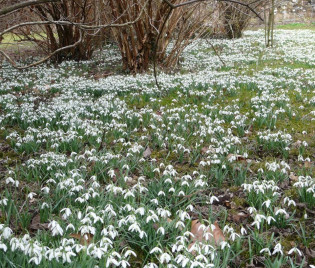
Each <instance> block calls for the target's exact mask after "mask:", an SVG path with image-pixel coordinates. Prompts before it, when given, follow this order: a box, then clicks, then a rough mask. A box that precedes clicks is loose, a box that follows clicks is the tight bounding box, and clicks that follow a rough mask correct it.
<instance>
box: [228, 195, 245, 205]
mask: <svg viewBox="0 0 315 268" xmlns="http://www.w3.org/2000/svg"><path fill="white" fill-rule="evenodd" d="M232 202H234V203H235V205H236V206H237V207H245V206H246V204H247V201H246V199H245V198H241V197H237V196H234V197H233V198H232Z"/></svg>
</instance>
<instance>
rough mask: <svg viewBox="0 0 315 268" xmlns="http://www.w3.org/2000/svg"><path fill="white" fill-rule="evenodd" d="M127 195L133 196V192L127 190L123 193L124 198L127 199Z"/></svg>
mask: <svg viewBox="0 0 315 268" xmlns="http://www.w3.org/2000/svg"><path fill="white" fill-rule="evenodd" d="M128 197H135V195H134V193H133V192H131V191H129V190H128V191H127V192H126V193H125V194H124V199H127V198H128Z"/></svg>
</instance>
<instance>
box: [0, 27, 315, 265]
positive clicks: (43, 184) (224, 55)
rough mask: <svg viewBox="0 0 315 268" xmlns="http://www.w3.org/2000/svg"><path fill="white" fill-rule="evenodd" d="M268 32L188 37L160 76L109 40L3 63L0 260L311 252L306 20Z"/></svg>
mask: <svg viewBox="0 0 315 268" xmlns="http://www.w3.org/2000/svg"><path fill="white" fill-rule="evenodd" d="M275 39H276V41H275V43H276V44H275V47H274V48H269V49H266V48H265V46H264V33H263V31H248V32H246V33H245V37H244V38H242V39H239V40H212V41H211V42H213V45H214V46H215V47H216V50H217V53H219V54H220V58H221V59H220V58H219V57H218V56H217V55H215V53H214V51H213V50H212V48H211V46H209V43H208V41H207V42H206V41H205V40H198V42H195V43H194V44H192V45H190V46H189V47H188V48H187V49H186V50H185V52H184V55H183V57H182V58H181V61H180V68H179V69H180V70H179V71H178V72H174V74H164V73H161V72H160V73H159V83H160V84H161V89H158V88H157V87H156V86H155V83H154V78H153V76H152V74H150V73H148V74H139V75H137V76H132V75H122V74H119V73H118V72H117V71H116V69H117V68H118V67H117V66H115V64H116V63H115V62H117V61H118V62H119V54H118V53H117V51H115V50H114V49H113V48H109V47H108V48H106V49H104V51H103V52H102V55H101V56H99V55H98V57H97V58H95V60H93V61H89V62H80V63H75V62H64V63H62V64H60V65H59V66H52V65H47V66H46V65H44V66H40V67H36V68H33V69H28V70H26V71H23V72H20V71H17V70H15V69H13V68H12V67H10V66H9V65H8V64H6V63H4V65H3V67H2V69H0V266H1V267H33V266H34V267H37V266H40V267H147V268H148V267H270V268H271V267H315V176H314V174H315V169H314V157H315V94H314V93H315V71H314V70H315V56H314V55H315V31H311V30H294V31H293V30H291V31H290V30H287V31H285V30H279V31H276V34H275ZM223 62H224V64H223ZM106 68H107V69H106ZM105 69H106V70H107V72H108V70H109V71H112V72H114V74H113V75H109V76H103V77H102V76H101V77H96V75H94V74H93V72H95V70H96V71H97V72H100V73H101V72H102V70H105ZM195 219H199V220H200V222H202V223H203V224H204V225H205V226H208V225H210V226H213V225H212V223H214V222H215V221H217V222H218V224H219V226H220V228H221V229H222V230H223V233H224V236H225V241H223V242H221V243H220V244H218V245H216V244H209V243H207V241H201V242H198V243H195V244H194V246H193V247H192V248H191V247H190V248H189V247H188V246H189V245H190V244H191V237H192V235H191V222H192V220H195Z"/></svg>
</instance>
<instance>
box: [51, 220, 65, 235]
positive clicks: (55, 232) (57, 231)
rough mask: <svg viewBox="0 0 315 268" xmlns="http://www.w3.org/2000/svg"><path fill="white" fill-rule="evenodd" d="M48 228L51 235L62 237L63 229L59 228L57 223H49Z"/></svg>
mask: <svg viewBox="0 0 315 268" xmlns="http://www.w3.org/2000/svg"><path fill="white" fill-rule="evenodd" d="M48 227H49V228H50V230H51V231H52V235H53V236H56V235H63V229H62V228H61V226H60V225H59V223H58V222H56V221H51V222H50V223H49V224H48Z"/></svg>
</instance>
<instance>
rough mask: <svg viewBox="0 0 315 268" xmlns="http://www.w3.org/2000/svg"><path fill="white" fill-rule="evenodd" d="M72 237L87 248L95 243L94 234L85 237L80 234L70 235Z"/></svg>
mask: <svg viewBox="0 0 315 268" xmlns="http://www.w3.org/2000/svg"><path fill="white" fill-rule="evenodd" d="M70 237H72V238H75V239H78V240H79V242H80V244H81V245H83V246H85V245H89V244H91V243H92V242H93V237H94V236H93V235H92V234H84V235H83V236H82V235H81V234H80V233H77V234H70Z"/></svg>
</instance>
